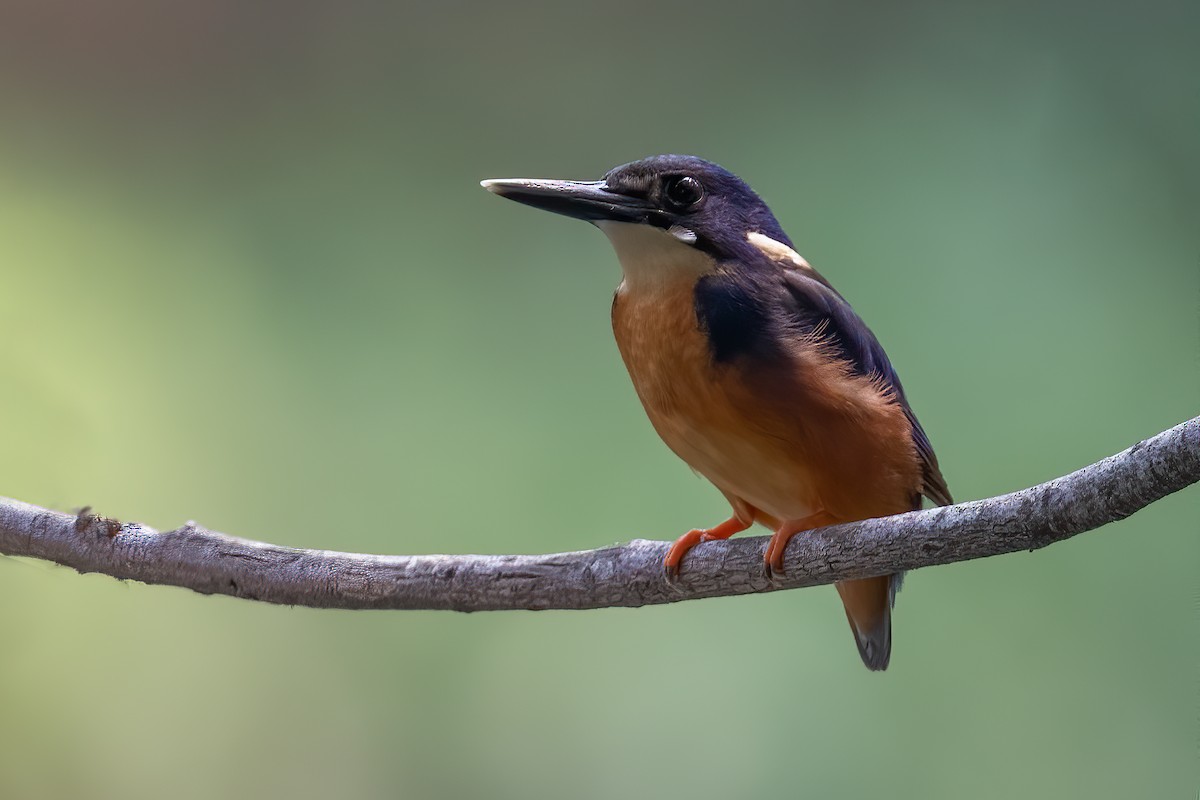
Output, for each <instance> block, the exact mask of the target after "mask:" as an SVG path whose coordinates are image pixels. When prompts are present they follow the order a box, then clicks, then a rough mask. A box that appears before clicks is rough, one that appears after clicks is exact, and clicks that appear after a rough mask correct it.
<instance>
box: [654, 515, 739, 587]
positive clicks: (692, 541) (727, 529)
mask: <svg viewBox="0 0 1200 800" xmlns="http://www.w3.org/2000/svg"><path fill="white" fill-rule="evenodd" d="M749 527H750V523H749V522H742V521H741V520H740V519H738V518H737V517H736V516H733V517H730V518H729V519H727V520H725V521H724V522H722V523H721V524H720V525H718V526H716V527H715V528H703V529H700V528H696V529H693V530H690V531H688V532H687V533H685V534H684V535H683V536H680V537H679V538H678V539H676V540H675V543H674V544H673V545H671V549H670V550H668V551H667V557H666V558H664V559H663V572H664V573H666V577H667V583H674V582H675V580H676V579H677V578H678V577H679V562H681V561H683V557H684V556H685V555H687V552H688V551H689V550H691V549H692V548H693V547H695V546H696V545H698V544H699V543H700V542H711V541H713V540H715V539H728V538H729V537H730V536H733V535H734V534H735V533H741V532H742V531H744V530H746V528H749Z"/></svg>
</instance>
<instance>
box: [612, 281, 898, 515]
mask: <svg viewBox="0 0 1200 800" xmlns="http://www.w3.org/2000/svg"><path fill="white" fill-rule="evenodd" d="M692 289H693V280H688V279H684V280H679V281H672V282H670V283H665V284H661V285H657V286H655V287H654V288H653V291H645V290H643V291H638V292H632V291H630V290H629V289H628V287H627V286H626V285H625V284H622V286H621V287H619V288H618V290H617V296H616V298H615V300H614V303H613V332H614V334H615V336H616V340H617V346H618V348H619V349H620V351H621V356H622V358H623V359H624V361H625V366H626V367H627V368H628V370H629V374H630V377H631V378H632V379H633V385H634V387H635V389H636V390H637V394H638V397H639V398H640V399H641V401H642V405H643V406H644V407H645V409H646V414H647V415H648V416H649V418H650V422H651V424H653V426H654V429H655V430H656V431H657V432H658V434H659V436H661V437H662V439H663V441H664V442H666V444H667V446H668V447H670V448H671V450H672V451H674V452H675V454H676V455H678V456H679V457H680V458H682V459H683V460H684V461H685V462H687V463H688V464H689V465H690V466H691V467H692V468H693V469H695V470H696V471H697V472H699V473H700V474H701V475H703V476H704V477H705V478H707V479H708V480H709V481H711V482H712V483H713V484H714V485H716V486H717V488H718V489H720V490H721V491H722V492H723V493H724V494H725V496H726V497H728V498H729V500H730V502H731V503H733V505H734V508H735V510H737V511H738V512H739V514H742V513H749V514H752V515H753V516H754V518H755V519H756V520H757V521H759V522H763V523H765V524H768V525H772V526H774V525H776V524H778V522H779V521H780V520H795V519H801V518H803V517H807V516H809V515H810V514H813V513H815V512H817V511H820V510H823V511H825V512H826V513H828V514H829V515H830V516H831V517H833V518H834V519H836V520H838V521H851V520H856V519H865V518H867V517H875V516H885V515H888V514H894V513H899V512H902V511H908V510H910V509H911V508H912V507H913V505H912V504H913V497H914V495H916V494H917V493H918V492H919V491H920V486H921V469H920V466H919V461H918V457H917V454H916V450H915V447H914V446H913V443H912V435H911V429H910V427H909V423H908V421H907V419H906V418H905V415H904V413H903V410H902V409H901V408H900V407H899V406H898V405H896V404H895V403H893V402H892V401H891V399H890V398H889V397H888V396H887V395H886V394H885V393H884V392H883V391H881V390H880V389H879V388H878V387H877V386H876V385H875V384H874V383H873V382H872V381H870V380H868V379H866V378H863V377H861V376H854V375H851V374H849V373H848V372H847V370H846V369H845V367H844V366H843V365H840V364H838V363H836V362H833V361H831V360H830V359H829V358H828V357H827V356H826V355H825V354H824V353H823V352H822V349H821V347H820V345H819V344H818V343H817V342H815V341H812V340H805V341H797V342H795V346H794V347H793V349H792V351H791V353H790V358H789V359H787V360H786V363H781V364H779V365H773V366H771V367H770V368H769V369H768V368H765V367H764V365H754V364H738V363H736V362H735V363H732V364H714V362H713V360H712V357H711V355H710V350H709V346H708V342H707V339H706V336H705V334H704V332H703V331H702V330H701V329H700V326H699V323H698V322H697V319H696V314H695V310H694V308H695V306H694V302H693V294H692Z"/></svg>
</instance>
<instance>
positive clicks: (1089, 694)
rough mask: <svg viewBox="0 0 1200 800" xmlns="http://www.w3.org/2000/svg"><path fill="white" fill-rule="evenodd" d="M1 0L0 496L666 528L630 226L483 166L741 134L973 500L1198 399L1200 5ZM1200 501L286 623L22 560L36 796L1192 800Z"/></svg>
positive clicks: (1172, 417) (20, 774)
mask: <svg viewBox="0 0 1200 800" xmlns="http://www.w3.org/2000/svg"><path fill="white" fill-rule="evenodd" d="M1198 8H1200V7H1198V6H1197V5H1196V4H1195V3H1186V4H1185V3H1142V4H1136V5H1135V4H1129V5H1127V6H1124V7H1121V6H1118V5H1117V4H1107V5H1098V4H1090V3H1082V2H1081V3H1078V4H1074V5H1072V4H1061V3H1060V4H1050V5H1047V4H1044V3H1034V2H1026V3H1014V4H1005V5H1004V6H1003V7H1001V6H1000V5H999V4H997V5H996V6H994V7H993V8H991V9H990V10H989V9H984V8H980V7H971V6H970V5H969V4H953V3H945V4H935V3H918V4H915V5H914V4H907V5H905V7H904V8H903V9H901V7H900V4H882V3H880V4H875V5H853V4H842V3H834V2H815V3H800V4H791V3H777V4H771V3H755V2H739V3H736V4H725V3H716V2H691V3H685V4H676V5H648V4H643V3H619V2H614V3H605V4H556V3H544V4H537V3H503V4H489V3H465V2H447V3H443V4H441V5H440V6H438V7H436V8H434V7H431V6H411V7H410V6H407V5H404V4H400V3H390V4H385V3H371V2H342V3H315V2H313V3H307V2H306V3H295V2H292V3H284V2H260V3H254V4H247V3H238V2H233V0H219V1H217V2H204V3H197V2H151V0H114V1H113V2H109V3H103V4H97V3H84V2H69V0H16V1H14V0H8V2H6V3H4V4H3V11H2V12H0V16H2V18H0V100H2V106H0V107H2V109H3V110H2V112H0V119H2V123H0V275H2V276H3V286H4V313H3V315H0V364H2V365H3V368H2V369H0V413H2V415H3V420H4V427H3V442H4V449H5V454H4V458H3V459H0V494H4V495H8V496H11V497H16V498H20V499H22V500H26V501H29V502H34V503H39V504H43V505H49V506H53V507H56V508H62V509H69V508H72V507H78V506H81V505H84V504H91V505H93V506H95V507H96V508H97V509H98V510H100V511H102V512H103V513H106V514H109V515H112V516H116V517H119V518H122V519H136V520H140V521H143V522H145V523H148V524H151V525H154V526H157V527H174V526H176V525H178V524H180V523H182V522H183V521H185V520H186V519H189V518H194V519H197V520H199V521H201V522H203V523H205V524H207V525H209V526H211V527H214V528H216V529H218V530H223V531H227V532H230V533H234V534H238V535H243V536H249V537H252V538H259V539H265V540H269V541H272V542H278V543H284V544H289V545H297V546H310V547H322V548H331V549H340V550H351V551H369V552H389V553H426V552H444V553H481V552H482V553H503V552H521V553H534V552H546V551H557V550H571V549H583V548H590V547H597V546H603V545H608V544H611V543H613V542H618V541H624V540H628V539H630V538H634V537H645V538H657V539H668V538H673V537H675V536H676V535H678V534H679V533H681V532H683V531H685V530H686V529H688V528H689V527H691V526H694V525H701V524H710V523H713V522H715V521H717V520H719V519H722V518H723V515H724V513H725V510H726V509H725V506H724V502H723V500H722V499H721V498H720V496H719V495H718V494H717V493H716V491H714V490H713V489H712V488H711V487H709V486H708V485H706V484H705V483H703V482H702V481H700V480H698V479H696V478H695V477H693V475H692V474H691V473H690V472H689V471H688V470H687V469H686V468H685V467H684V466H683V465H682V464H681V463H679V462H677V461H676V459H675V458H674V456H672V455H671V454H670V453H669V452H668V451H667V449H666V448H665V447H664V446H663V445H662V444H661V443H660V442H659V441H658V440H657V438H656V437H655V436H654V434H653V432H652V430H651V429H650V426H649V424H648V423H647V421H646V420H645V418H644V416H643V413H642V411H641V409H640V407H639V406H638V403H637V401H636V398H635V397H634V394H633V391H632V389H631V387H630V385H629V381H628V378H627V377H626V375H625V373H624V370H623V368H622V366H621V364H620V361H619V358H618V356H617V353H616V349H615V347H614V346H613V343H612V341H611V333H610V331H609V328H608V308H609V302H610V300H609V298H610V294H611V290H612V288H613V286H614V285H615V283H616V280H617V274H618V271H617V267H616V261H615V258H614V257H613V255H612V253H611V252H610V250H609V246H608V244H607V243H606V242H605V241H604V238H603V237H602V236H601V235H599V234H598V233H597V232H596V231H594V230H591V229H589V228H588V227H587V226H584V225H582V224H578V223H572V222H569V221H566V220H563V219H559V218H553V217H551V216H550V215H547V214H544V213H539V212H534V211H532V210H530V209H526V208H522V207H520V206H518V205H516V204H513V203H505V202H502V201H501V200H499V199H497V198H495V197H492V196H490V195H488V194H487V193H486V192H484V191H482V190H481V189H480V188H479V187H478V185H477V182H478V181H479V180H480V179H481V178H486V177H495V176H511V175H536V176H554V177H578V178H593V177H597V176H599V175H600V174H601V173H602V172H603V171H604V170H605V169H607V168H608V167H610V166H612V165H614V164H617V163H620V162H624V161H628V160H632V159H635V158H639V157H642V156H645V155H649V154H653V153H659V152H689V153H695V154H698V155H702V156H705V157H708V158H711V159H713V160H716V161H718V162H721V163H723V164H724V165H725V166H727V167H729V168H730V169H732V170H733V171H735V172H737V173H739V174H741V175H742V176H744V177H745V178H746V179H747V180H748V181H749V182H750V183H751V184H752V185H753V186H754V187H755V188H757V189H758V190H759V191H760V193H761V194H763V196H764V197H765V198H766V199H767V201H768V202H769V203H770V204H771V205H772V207H773V208H774V210H775V211H776V213H777V215H778V216H779V218H780V219H781V220H782V221H783V224H784V227H785V228H787V230H788V231H789V233H790V234H791V236H792V237H793V238H794V239H795V240H796V242H797V246H798V249H799V250H800V251H801V253H803V254H804V255H805V256H806V257H807V258H808V259H809V260H810V261H812V262H813V263H814V264H815V265H816V266H817V267H818V268H819V269H821V270H822V271H823V272H824V273H825V274H826V275H827V276H828V277H829V278H830V279H831V280H832V281H833V282H834V283H835V284H836V285H837V286H838V287H839V289H840V290H841V291H842V292H843V293H844V294H845V295H846V296H847V297H848V298H850V300H851V301H852V302H853V303H854V304H855V306H856V308H857V309H858V310H859V312H860V313H861V314H862V315H863V316H864V317H865V318H866V319H867V320H868V321H869V322H870V324H871V325H872V327H873V328H874V329H875V331H876V333H877V334H878V335H879V336H880V338H881V339H882V340H883V342H884V343H885V345H886V346H887V348H888V351H889V353H890V354H891V356H892V358H893V360H894V361H895V362H896V364H897V366H898V368H899V371H900V373H901V375H902V376H903V378H904V381H905V384H906V386H907V387H908V390H909V394H910V396H911V398H912V400H913V402H914V404H915V406H916V408H917V410H918V412H919V414H920V416H921V419H922V420H923V421H924V424H925V427H926V428H927V429H928V431H929V433H930V436H931V437H932V439H933V442H934V444H935V445H936V447H937V449H938V452H939V454H940V456H941V460H942V464H943V467H944V470H945V473H946V475H947V477H948V479H949V481H950V485H951V487H952V489H953V490H954V492H955V494H956V496H957V497H958V498H960V499H970V498H978V497H985V496H989V495H993V494H997V493H1001V492H1004V491H1008V490H1012V489H1016V488H1020V487H1023V486H1026V485H1030V484H1033V483H1036V482H1039V481H1042V480H1045V479H1048V478H1051V477H1053V476H1056V475H1059V474H1062V473H1064V472H1066V471H1069V470H1071V469H1073V468H1076V467H1079V466H1081V465H1084V464H1086V463H1089V462H1091V461H1094V460H1096V459H1098V458H1100V457H1102V456H1105V455H1108V454H1110V453H1113V452H1116V451H1117V450H1120V449H1122V448H1124V447H1126V446H1128V445H1129V444H1131V443H1133V442H1135V441H1137V440H1139V439H1141V438H1144V437H1146V436H1148V435H1151V434H1154V433H1156V432H1158V431H1160V430H1162V429H1164V428H1166V427H1168V426H1170V425H1173V424H1175V423H1177V422H1180V421H1182V420H1184V419H1186V418H1188V417H1189V416H1192V415H1194V414H1196V413H1198V411H1200V233H1198V230H1200V226H1198V225H1197V219H1198V216H1200V190H1198V186H1200V150H1198V148H1197V142H1200V55H1198V51H1197V48H1196V40H1197V31H1198V29H1200V12H1198ZM1198 518H1200V491H1197V490H1195V489H1193V490H1191V491H1188V492H1184V493H1182V494H1180V495H1177V496H1174V497H1171V498H1168V499H1166V500H1164V501H1162V502H1160V503H1157V504H1155V505H1154V506H1152V507H1151V508H1149V509H1147V510H1146V511H1144V512H1142V513H1140V514H1138V515H1137V516H1136V517H1134V518H1133V519H1131V520H1129V521H1127V522H1124V523H1121V524H1118V525H1113V526H1110V527H1108V528H1105V529H1103V530H1101V531H1098V532H1095V533H1091V534H1087V535H1084V536H1081V537H1079V538H1076V539H1073V540H1071V541H1069V542H1067V543H1064V544H1061V545H1057V546H1055V547H1052V548H1050V549H1049V550H1046V551H1042V552H1040V553H1037V554H1033V555H1030V554H1019V555H1012V556H1006V557H1001V558H993V559H988V560H984V561H977V562H974V563H967V564H959V565H953V566H948V567H941V568H937V569H930V570H924V571H920V572H918V573H916V574H914V575H912V576H910V580H909V583H908V586H907V588H906V589H905V591H904V592H903V594H902V595H901V597H900V601H899V604H898V607H897V616H896V644H895V650H894V653H893V660H892V668H891V669H890V670H889V671H888V672H887V673H885V674H883V675H875V674H870V673H868V672H867V671H866V670H864V669H863V668H862V666H861V665H860V663H859V659H858V655H857V654H856V652H855V649H854V646H853V643H852V641H851V636H850V633H849V630H848V629H847V627H846V623H845V619H844V617H843V615H842V612H841V610H840V606H839V603H838V599H837V597H836V594H835V592H834V591H833V590H832V589H830V588H820V589H813V590H808V591H797V592H790V593H784V594H775V595H770V596H761V597H743V598H732V599H722V600H706V601H701V602H693V603H685V604H679V605H676V606H671V607H655V608H644V609H638V610H627V609H617V610H605V611H590V612H574V613H572V612H546V613H490V614H476V615H471V616H465V615H456V614H451V613H351V612H330V611H313V610H307V609H292V608H276V607H269V606H264V605H256V604H254V603H250V602H244V601H238V600H233V599H229V598H212V597H201V596H197V595H193V594H190V593H188V592H185V591H181V590H176V589H169V588H160V587H147V586H142V585H125V584H121V583H118V582H116V581H114V580H112V579H109V578H105V577H102V576H86V577H81V576H79V575H76V574H74V573H73V572H71V571H69V570H66V569H62V568H58V567H53V566H50V565H47V564H43V563H40V562H32V561H25V560H17V559H11V558H10V559H0V603H2V604H3V607H4V608H5V609H7V613H6V614H5V615H4V618H3V619H4V648H3V653H4V655H3V657H2V658H0V709H2V713H3V722H2V724H0V796H3V797H5V798H8V797H13V798H20V797H97V798H154V797H164V796H176V797H183V798H208V797H219V796H246V797H285V798H301V797H323V796H346V797H383V796H389V797H396V796H401V797H414V798H443V797H445V798H451V797H488V798H543V797H545V798H568V797H569V798H610V797H616V796H626V797H675V796H679V797H683V796H687V797H697V798H710V797H712V798H717V797H721V798H729V797H774V796H779V795H783V794H792V795H797V796H806V797H867V796H878V797H895V798H909V797H914V798H965V797H969V798H1008V797H1017V796H1021V797H1039V798H1041V797H1054V798H1061V797H1106V798H1107V797H1111V798H1124V797H1133V796H1139V797H1156V798H1157V797H1164V798H1165V797H1194V796H1195V791H1196V785H1197V784H1196V779H1197V727H1196V726H1197V723H1196V720H1197V714H1198V710H1197V709H1198V699H1197V685H1198V684H1197V680H1198V677H1197V663H1198V661H1200V647H1198V641H1200V635H1198V629H1197V619H1198V613H1200V610H1198V609H1200V591H1198V590H1197V580H1196V577H1195V570H1196V565H1197V563H1200V544H1198V543H1197V537H1196V533H1197V527H1198V524H1197V519H1198Z"/></svg>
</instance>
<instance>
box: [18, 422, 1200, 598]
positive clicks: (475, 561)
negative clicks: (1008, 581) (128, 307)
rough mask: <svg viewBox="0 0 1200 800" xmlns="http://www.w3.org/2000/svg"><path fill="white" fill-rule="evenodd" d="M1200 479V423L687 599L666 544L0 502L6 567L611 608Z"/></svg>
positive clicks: (719, 552)
mask: <svg viewBox="0 0 1200 800" xmlns="http://www.w3.org/2000/svg"><path fill="white" fill-rule="evenodd" d="M1198 480H1200V417H1197V418H1195V419H1192V420H1190V421H1188V422H1185V423H1183V424H1181V425H1177V426H1176V427H1174V428H1171V429H1170V430H1168V431H1164V432H1163V433H1160V434H1159V435H1157V436H1155V437H1153V438H1150V439H1147V440H1146V441H1144V442H1140V443H1139V444H1136V445H1134V446H1133V447H1131V448H1129V449H1128V450H1126V451H1124V452H1122V453H1119V454H1117V455H1115V456H1111V457H1109V458H1106V459H1104V460H1103V461H1100V462H1098V463H1096V464H1092V465H1091V466H1088V467H1084V468H1083V469H1081V470H1078V471H1077V472H1073V473H1071V474H1070V475H1066V476H1064V477H1061V478H1057V479H1055V480H1052V481H1050V482H1048V483H1043V484H1041V485H1040V486H1034V487H1032V488H1029V489H1024V490H1021V491H1019V492H1013V493H1012V494H1006V495H1002V496H999V497H992V498H989V499H987V500H975V501H972V502H967V503H959V504H958V505H955V506H948V507H945V508H935V509H927V510H924V511H914V512H912V513H909V514H901V515H898V516H894V517H887V518H883V519H872V520H865V521H863V522H856V523H852V524H847V525H835V526H831V527H828V528H822V529H819V530H815V531H811V532H808V533H805V534H802V535H800V536H798V537H796V538H795V539H794V540H793V541H792V543H791V545H790V546H789V547H788V551H787V557H786V560H785V567H786V570H787V574H786V577H785V578H783V579H781V580H778V581H777V582H775V583H772V582H770V581H768V580H767V578H766V577H765V576H764V574H763V551H764V549H765V546H766V542H767V537H765V536H756V537H743V538H738V539H731V540H729V541H725V542H708V543H705V544H701V545H699V546H698V547H697V548H696V549H694V550H693V551H692V552H691V553H689V554H688V556H687V558H686V559H685V560H684V563H683V570H682V573H681V576H680V581H679V584H678V585H676V586H671V585H668V584H667V583H666V582H665V581H664V579H663V574H662V566H661V564H662V558H663V556H664V554H665V553H666V548H667V546H668V543H667V542H652V541H644V540H635V541H633V542H630V543H629V544H627V545H621V546H617V547H606V548H603V549H600V550H586V551H582V552H575V553H555V554H552V555H535V556H528V555H507V556H506V555H500V556H481V555H458V556H452V555H424V556H378V555H362V554H356V553H337V552H332V551H328V550H302V549H296V548H291V547H280V546H278V545H273V544H266V543H263V542H254V541H250V540H247V539H238V538H235V537H232V536H226V535H224V534H220V533H216V532H214V531H210V530H207V529H205V528H202V527H201V526H199V525H197V524H195V523H194V522H189V523H188V524H186V525H184V526H183V527H182V528H178V529H177V530H173V531H165V532H159V531H156V530H153V529H151V528H148V527H146V526H144V525H139V524H137V523H133V522H127V523H121V522H118V521H116V520H112V519H108V518H106V517H100V516H97V515H94V514H91V513H86V512H81V513H80V514H79V515H70V514H63V513H60V512H56V511H50V510H48V509H45V508H39V507H38V506H33V505H29V504H27V503H22V502H19V501H16V500H6V499H2V498H0V553H4V554H7V555H10V556H31V557H33V558H41V559H46V560H48V561H54V562H57V563H59V564H63V565H65V566H68V567H72V568H74V569H76V570H78V571H79V572H101V573H104V574H106V575H111V576H113V577H115V578H121V579H127V580H138V581H143V582H145V583H153V584H165V585H170V586H181V587H184V588H186V589H191V590H193V591H196V592H201V593H203V594H226V595H232V596H234V597H242V598H246V599H249V600H260V601H263V602H267V603H284V604H289V605H302V606H313V607H318V608H361V609H366V608H375V609H384V608H394V609H451V610H455V611H484V610H498V609H519V608H524V609H548V608H576V609H580V608H605V607H612V606H641V605H646V604H651V603H673V602H677V601H680V600H691V599H695V598H700V597H716V596H721V595H735V594H747V593H750V592H764V591H773V590H778V589H795V588H799V587H802V586H816V585H818V584H825V583H832V582H833V581H838V580H844V579H848V578H865V577H870V576H873V575H884V574H888V573H892V572H897V571H900V570H911V569H917V568H919V567H927V566H932V565H935V564H948V563H951V562H954V561H966V560H968V559H973V558H983V557H986V556H994V555H1000V554H1002V553H1012V552H1015V551H1018V550H1036V549H1038V548H1041V547H1045V546H1046V545H1048V544H1052V543H1054V542H1057V541H1061V540H1063V539H1066V538H1068V537H1071V536H1074V535H1076V534H1078V533H1083V532H1084V531H1089V530H1093V529H1095V528H1098V527H1100V526H1101V525H1105V524H1107V523H1109V522H1114V521H1116V520H1120V519H1124V518H1125V517H1128V516H1129V515H1130V514H1133V513H1134V512H1135V511H1138V510H1139V509H1142V508H1144V507H1146V506H1147V505H1149V504H1150V503H1153V502H1155V501H1156V500H1158V499H1160V498H1162V497H1165V496H1166V495H1168V494H1171V493H1173V492H1177V491H1179V490H1180V489H1182V488H1184V487H1186V486H1189V485H1190V484H1192V483H1195V482H1197V481H1198Z"/></svg>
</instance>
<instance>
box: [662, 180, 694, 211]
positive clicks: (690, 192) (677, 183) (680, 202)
mask: <svg viewBox="0 0 1200 800" xmlns="http://www.w3.org/2000/svg"><path fill="white" fill-rule="evenodd" d="M663 194H664V195H665V196H666V198H667V205H669V206H671V207H672V208H674V209H675V210H676V211H683V210H684V209H688V208H691V207H692V206H694V205H696V204H697V203H699V202H700V201H701V200H702V199H703V198H704V186H703V185H702V184H701V183H700V181H698V180H696V179H695V178H693V177H692V176H691V175H679V176H677V177H674V178H669V179H668V180H667V183H666V185H665V186H664V187H663Z"/></svg>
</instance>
